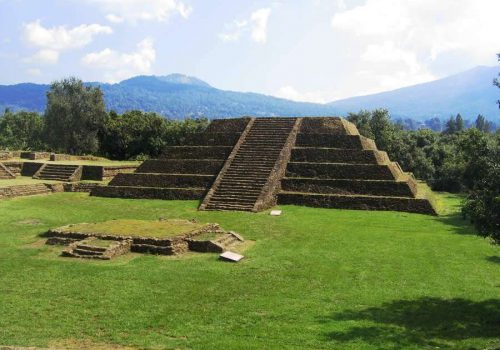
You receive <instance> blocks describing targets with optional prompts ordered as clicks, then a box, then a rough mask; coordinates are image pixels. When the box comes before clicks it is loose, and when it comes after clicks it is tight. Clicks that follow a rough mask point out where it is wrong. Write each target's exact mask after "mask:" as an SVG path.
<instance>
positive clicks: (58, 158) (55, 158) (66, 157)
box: [50, 153, 71, 162]
mask: <svg viewBox="0 0 500 350" xmlns="http://www.w3.org/2000/svg"><path fill="white" fill-rule="evenodd" d="M50 160H51V161H53V162H55V161H61V160H71V156H70V155H69V154H57V153H52V154H51V155H50Z"/></svg>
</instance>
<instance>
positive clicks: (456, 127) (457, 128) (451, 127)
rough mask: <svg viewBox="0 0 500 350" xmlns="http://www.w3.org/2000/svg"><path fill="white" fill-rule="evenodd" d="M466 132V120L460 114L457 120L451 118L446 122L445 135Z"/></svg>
mask: <svg viewBox="0 0 500 350" xmlns="http://www.w3.org/2000/svg"><path fill="white" fill-rule="evenodd" d="M463 130H464V118H462V115H461V114H460V113H458V114H457V116H456V117H455V118H453V117H450V119H448V121H447V122H446V126H445V129H444V133H445V134H456V133H458V132H461V131H463Z"/></svg>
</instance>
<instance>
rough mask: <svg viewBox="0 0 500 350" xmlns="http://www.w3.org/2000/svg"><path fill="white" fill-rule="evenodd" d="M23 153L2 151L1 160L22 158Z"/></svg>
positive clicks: (0, 152) (0, 153)
mask: <svg viewBox="0 0 500 350" xmlns="http://www.w3.org/2000/svg"><path fill="white" fill-rule="evenodd" d="M20 157H21V151H0V160H9V159H12V158H20Z"/></svg>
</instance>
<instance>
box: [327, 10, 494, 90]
mask: <svg viewBox="0 0 500 350" xmlns="http://www.w3.org/2000/svg"><path fill="white" fill-rule="evenodd" d="M499 12H500V2H499V1H498V0H482V1H477V0H440V1H435V0H406V1H401V0H366V2H365V3H364V4H363V5H360V6H357V7H354V8H350V9H345V10H344V11H340V12H337V13H336V14H335V15H334V16H333V17H332V21H331V24H332V27H333V29H334V30H335V31H336V32H337V33H338V34H339V35H340V34H344V35H346V36H347V37H354V38H353V39H354V40H355V42H356V43H357V45H359V46H361V48H362V49H361V50H362V51H361V53H360V55H359V61H358V63H357V64H359V67H358V68H359V72H358V74H359V75H360V76H363V77H367V78H369V80H370V81H371V82H372V83H373V84H374V90H375V91H377V90H378V91H381V90H384V89H387V88H397V87H401V86H405V85H411V84H415V83H421V82H424V81H428V80H432V79H433V78H437V76H436V75H435V74H433V72H432V67H433V64H437V63H440V66H444V67H446V60H447V59H449V58H447V57H446V54H453V55H454V57H455V61H456V60H457V59H456V57H457V56H458V57H459V58H458V60H460V59H463V60H464V62H465V61H466V60H467V59H469V61H473V62H483V64H488V63H489V62H491V61H492V60H494V57H495V52H496V51H497V50H498V48H499V47H500V36H498V28H497V23H498V18H497V16H498V13H499ZM455 63H456V62H455ZM479 64H481V63H479ZM447 73H448V74H449V73H450V72H447ZM438 75H439V74H438ZM374 79H378V82H375V81H374Z"/></svg>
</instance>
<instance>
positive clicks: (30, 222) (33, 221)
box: [17, 219, 43, 226]
mask: <svg viewBox="0 0 500 350" xmlns="http://www.w3.org/2000/svg"><path fill="white" fill-rule="evenodd" d="M17 224H19V225H31V226H36V225H41V224H43V222H42V221H40V220H38V219H26V220H22V221H18V222H17Z"/></svg>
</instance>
